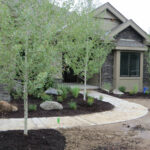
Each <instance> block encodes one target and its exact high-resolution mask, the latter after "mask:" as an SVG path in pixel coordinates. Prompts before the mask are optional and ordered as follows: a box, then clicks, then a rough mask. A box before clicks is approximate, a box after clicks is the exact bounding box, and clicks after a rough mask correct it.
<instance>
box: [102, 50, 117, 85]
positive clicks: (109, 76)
mask: <svg viewBox="0 0 150 150" xmlns="http://www.w3.org/2000/svg"><path fill="white" fill-rule="evenodd" d="M113 64H114V52H113V51H112V52H111V53H110V54H109V55H108V56H107V59H106V61H105V63H104V65H103V67H102V72H101V75H102V78H101V84H102V86H103V85H104V84H105V83H110V84H111V86H112V87H113Z"/></svg>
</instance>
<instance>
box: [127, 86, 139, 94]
mask: <svg viewBox="0 0 150 150" xmlns="http://www.w3.org/2000/svg"><path fill="white" fill-rule="evenodd" d="M138 90H139V89H138V86H137V85H135V86H134V87H133V90H131V91H130V92H129V93H130V94H131V95H133V94H137V93H138Z"/></svg>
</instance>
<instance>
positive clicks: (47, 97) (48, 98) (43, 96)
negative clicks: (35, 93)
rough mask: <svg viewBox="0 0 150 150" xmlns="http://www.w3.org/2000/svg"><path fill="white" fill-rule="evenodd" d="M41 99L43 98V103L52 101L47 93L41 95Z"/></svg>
mask: <svg viewBox="0 0 150 150" xmlns="http://www.w3.org/2000/svg"><path fill="white" fill-rule="evenodd" d="M40 98H41V99H42V100H43V101H52V96H50V95H47V94H45V93H43V94H41V95H40Z"/></svg>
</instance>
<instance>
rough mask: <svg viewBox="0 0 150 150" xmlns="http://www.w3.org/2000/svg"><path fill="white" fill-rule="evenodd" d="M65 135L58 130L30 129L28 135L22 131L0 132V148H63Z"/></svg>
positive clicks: (21, 149)
mask: <svg viewBox="0 0 150 150" xmlns="http://www.w3.org/2000/svg"><path fill="white" fill-rule="evenodd" d="M65 144H66V139H65V137H64V136H63V135H62V134H61V133H60V132H58V131H56V130H52V129H48V130H30V131H29V135H28V136H24V135H23V131H17V130H14V131H4V132H0V150H64V148H65Z"/></svg>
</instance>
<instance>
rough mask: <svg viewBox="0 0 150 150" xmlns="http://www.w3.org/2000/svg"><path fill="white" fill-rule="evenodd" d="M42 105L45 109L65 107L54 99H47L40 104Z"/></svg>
mask: <svg viewBox="0 0 150 150" xmlns="http://www.w3.org/2000/svg"><path fill="white" fill-rule="evenodd" d="M40 107H41V108H42V109H44V110H62V109H63V106H62V105H61V104H60V103H58V102H54V101H45V102H43V103H41V104H40Z"/></svg>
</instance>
